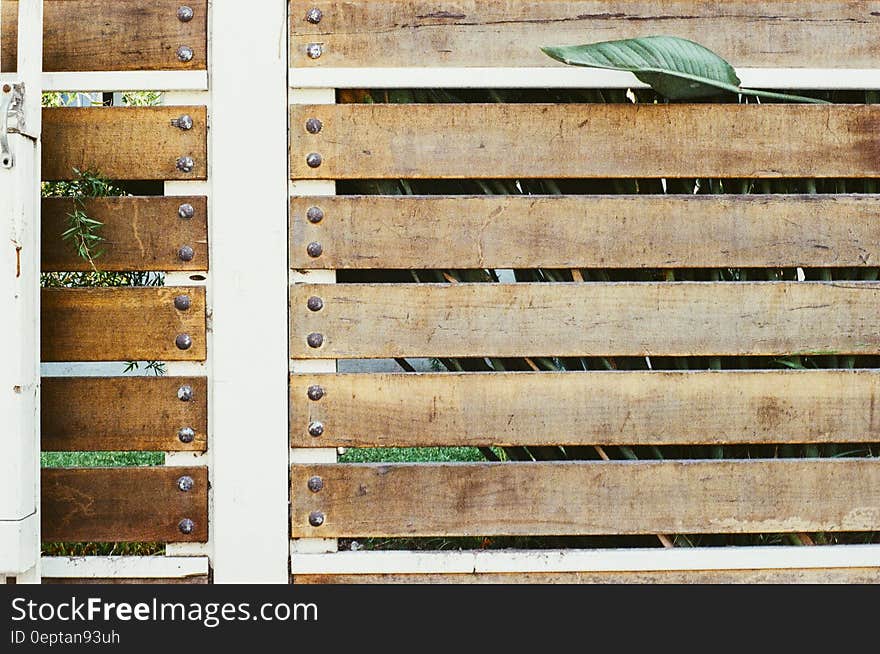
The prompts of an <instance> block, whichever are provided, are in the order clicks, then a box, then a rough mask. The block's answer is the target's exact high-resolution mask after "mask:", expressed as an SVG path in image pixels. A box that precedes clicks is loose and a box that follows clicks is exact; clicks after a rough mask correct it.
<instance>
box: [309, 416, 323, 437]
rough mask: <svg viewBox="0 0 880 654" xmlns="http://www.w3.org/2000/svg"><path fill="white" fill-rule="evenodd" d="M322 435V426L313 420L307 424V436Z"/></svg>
mask: <svg viewBox="0 0 880 654" xmlns="http://www.w3.org/2000/svg"><path fill="white" fill-rule="evenodd" d="M323 433H324V424H323V423H321V422H318V421H317V420H315V421H314V422H310V423H309V435H310V436H315V437H318V436H320V435H321V434H323Z"/></svg>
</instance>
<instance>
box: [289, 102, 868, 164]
mask: <svg viewBox="0 0 880 654" xmlns="http://www.w3.org/2000/svg"><path fill="white" fill-rule="evenodd" d="M290 116H291V130H290V138H291V149H290V153H291V169H290V170H291V177H292V178H293V179H357V178H364V179H384V178H400V177H405V178H423V179H433V178H519V177H521V178H533V177H539V178H545V177H550V178H570V177H588V178H604V177H617V178H629V177H746V178H780V177H816V178H821V177H876V176H878V175H880V141H878V140H877V139H876V137H875V134H876V133H877V132H878V131H880V105H803V104H800V105H795V104H788V105H786V104H773V105H769V104H764V105H754V104H751V105H745V104H743V105H737V104H656V105H654V104H637V105H634V104H607V105H603V104H331V105H293V106H291V108H290ZM311 117H315V118H318V119H320V120H321V121H322V122H323V129H322V130H321V131H320V132H319V133H318V134H309V133H307V132H306V130H305V128H304V127H303V125H304V124H305V121H306V120H307V119H308V118H311ZM309 153H319V154H320V155H321V156H322V158H323V161H322V163H321V165H320V166H318V167H317V168H311V167H309V166H308V165H307V164H306V156H307V155H308V154H309Z"/></svg>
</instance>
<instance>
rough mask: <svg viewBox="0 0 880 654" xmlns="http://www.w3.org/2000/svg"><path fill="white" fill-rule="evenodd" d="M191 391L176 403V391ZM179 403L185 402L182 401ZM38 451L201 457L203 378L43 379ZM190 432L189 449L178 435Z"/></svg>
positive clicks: (205, 419) (203, 442) (204, 422)
mask: <svg viewBox="0 0 880 654" xmlns="http://www.w3.org/2000/svg"><path fill="white" fill-rule="evenodd" d="M184 387H189V388H190V389H191V394H190V395H189V398H190V399H188V400H187V399H180V398H179V397H178V391H179V390H180V389H181V388H184ZM184 397H185V398H186V397H187V396H184ZM40 401H41V403H42V404H41V406H42V412H41V421H42V449H43V450H44V451H83V450H85V451H89V450H100V451H104V450H107V451H112V450H123V451H125V450H128V451H134V450H153V451H160V452H161V451H176V450H180V451H193V452H203V451H204V450H205V448H206V446H207V430H208V381H207V379H206V378H205V377H43V379H42V385H41V389H40ZM185 427H189V428H191V429H192V430H193V431H194V432H195V436H194V438H193V440H192V441H191V442H190V443H184V442H182V441H181V440H180V438H178V431H180V429H182V428H185Z"/></svg>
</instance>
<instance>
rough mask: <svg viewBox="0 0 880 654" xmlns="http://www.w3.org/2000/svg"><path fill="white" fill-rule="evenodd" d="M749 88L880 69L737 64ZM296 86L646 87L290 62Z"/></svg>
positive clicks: (817, 82)
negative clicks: (305, 65)
mask: <svg viewBox="0 0 880 654" xmlns="http://www.w3.org/2000/svg"><path fill="white" fill-rule="evenodd" d="M736 72H737V74H738V75H739V77H740V79H741V80H742V85H743V86H745V87H747V88H764V89H766V88H772V89H827V90H848V89H855V90H860V89H867V90H872V89H880V68H878V69H870V68H867V69H833V68H738V69H737V71H736ZM289 80H290V86H291V87H295V88H496V89H498V88H603V89H611V88H619V89H627V88H646V87H647V84H644V83H642V82H640V81H638V80H637V79H636V78H635V76H633V75H632V74H631V73H625V72H618V71H613V70H600V69H595V68H578V67H574V66H572V67H568V68H561V67H556V66H554V67H552V68H417V67H412V68H291V69H290V75H289Z"/></svg>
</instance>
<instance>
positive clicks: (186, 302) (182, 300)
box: [174, 295, 191, 311]
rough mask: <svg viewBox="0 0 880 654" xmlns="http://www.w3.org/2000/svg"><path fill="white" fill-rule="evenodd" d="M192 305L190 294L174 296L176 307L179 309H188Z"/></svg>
mask: <svg viewBox="0 0 880 654" xmlns="http://www.w3.org/2000/svg"><path fill="white" fill-rule="evenodd" d="M190 305H191V300H190V299H189V295H178V296H177V297H175V298H174V308H175V309H177V310H178V311H186V310H187V309H189V307H190Z"/></svg>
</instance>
